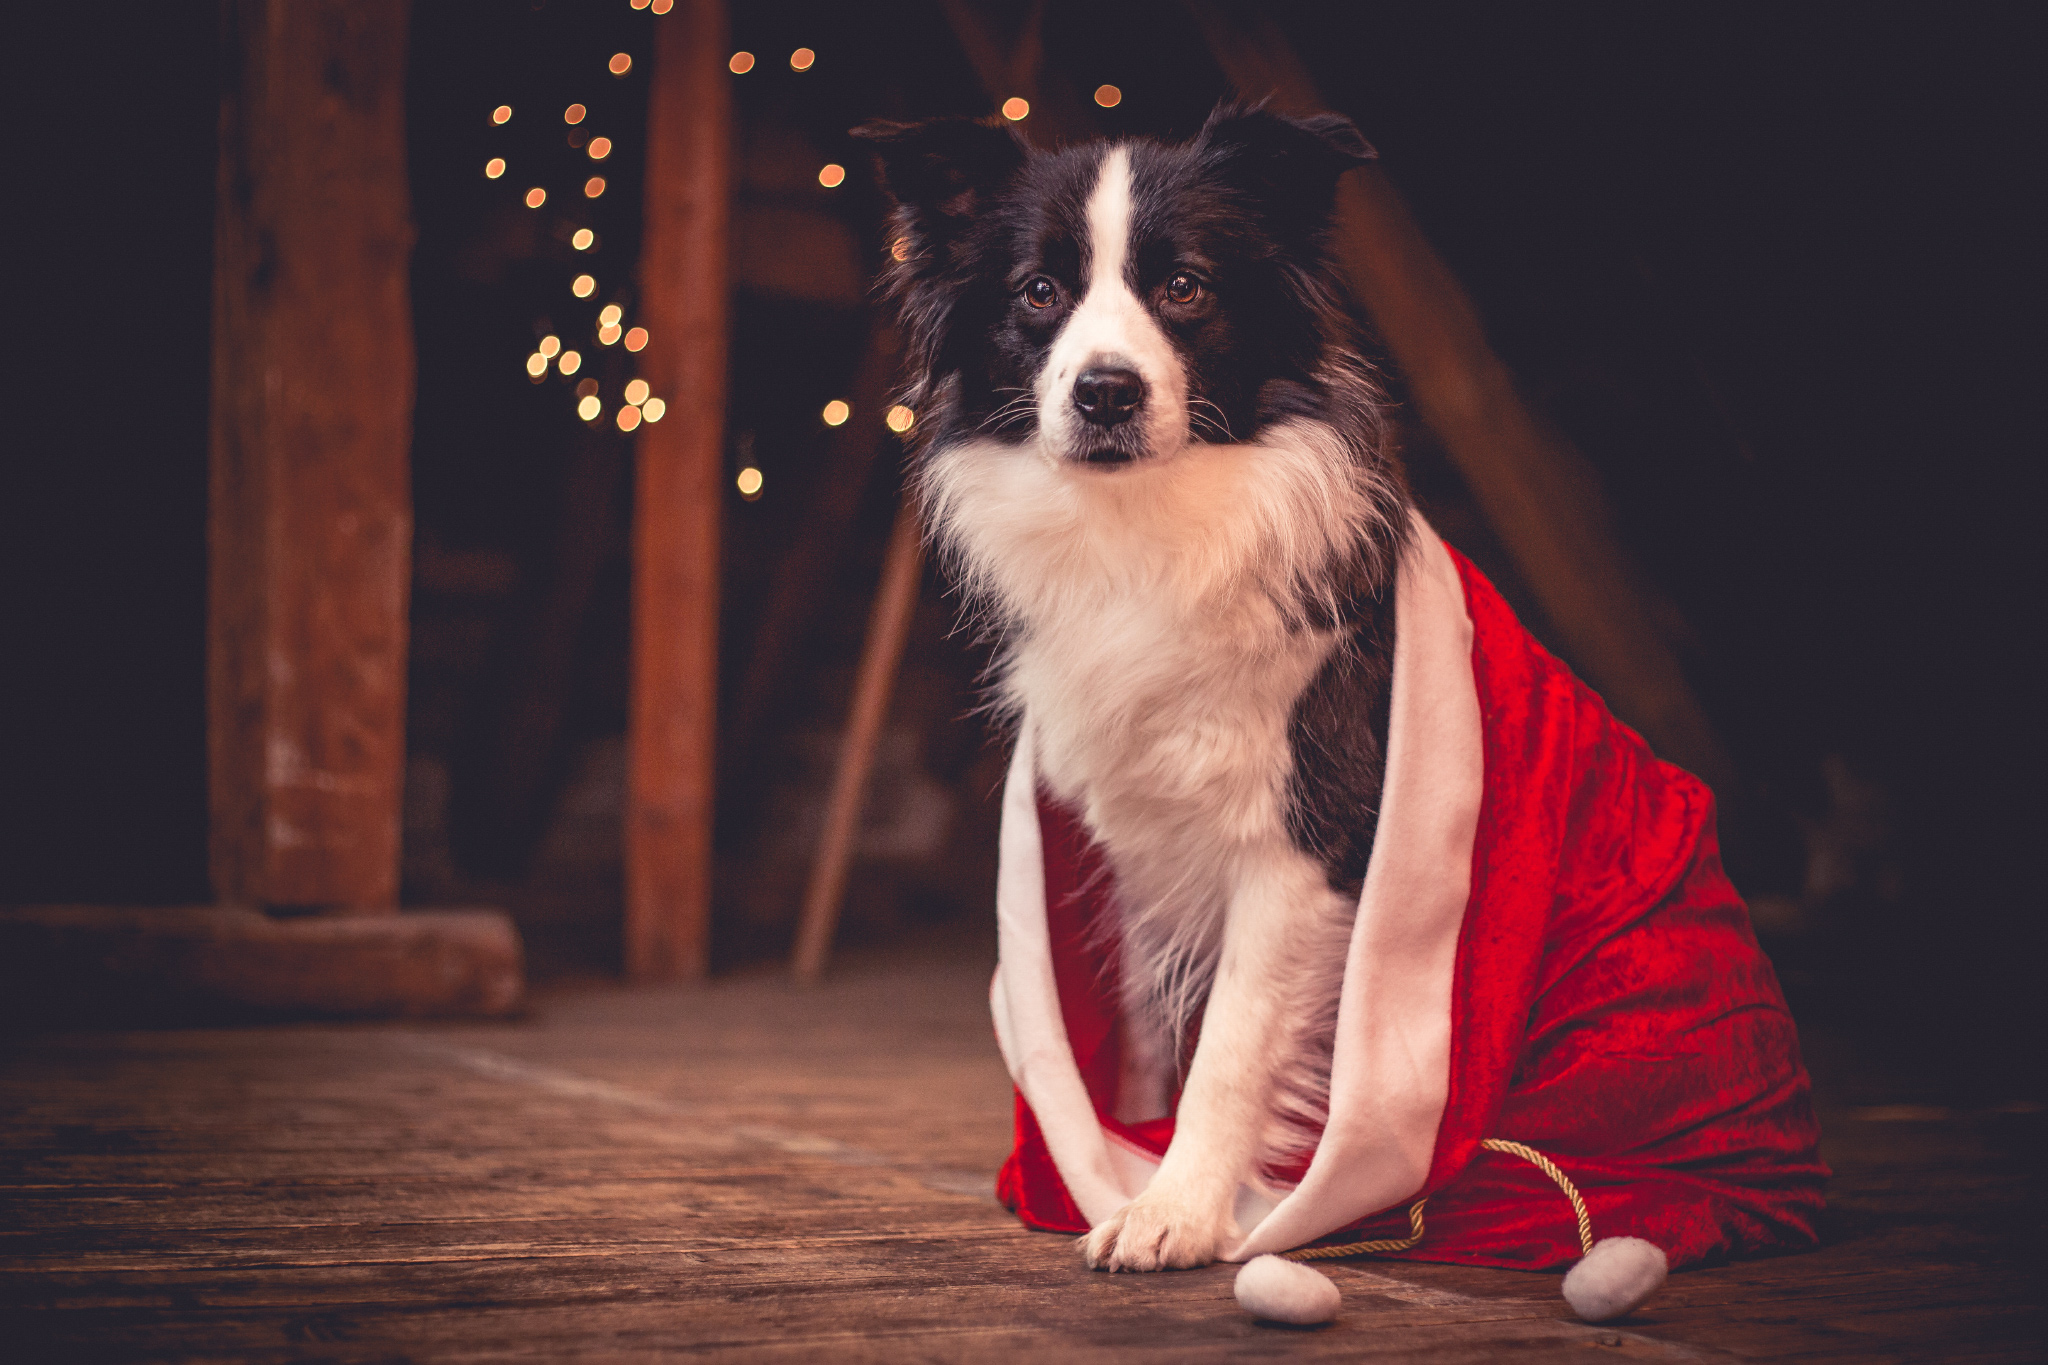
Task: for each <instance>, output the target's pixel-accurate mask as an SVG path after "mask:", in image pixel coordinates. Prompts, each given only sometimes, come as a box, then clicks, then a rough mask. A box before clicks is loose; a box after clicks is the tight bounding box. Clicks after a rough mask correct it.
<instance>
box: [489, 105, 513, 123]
mask: <svg viewBox="0 0 2048 1365" xmlns="http://www.w3.org/2000/svg"><path fill="white" fill-rule="evenodd" d="M511 118H512V106H511V105H509V104H501V105H499V106H498V107H497V108H495V109H493V110H491V122H493V123H505V122H509V121H510V120H511Z"/></svg>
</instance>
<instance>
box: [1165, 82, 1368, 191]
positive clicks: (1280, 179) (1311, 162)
mask: <svg viewBox="0 0 2048 1365" xmlns="http://www.w3.org/2000/svg"><path fill="white" fill-rule="evenodd" d="M1196 145H1197V146H1198V147H1200V148H1202V149H1203V150H1204V151H1205V152H1206V153H1207V154H1208V159H1209V161H1210V163H1211V164H1212V165H1213V166H1215V167H1216V169H1217V171H1218V173H1220V174H1221V175H1223V176H1224V177H1225V178H1226V179H1227V180H1229V181H1231V182H1232V183H1233V184H1236V185H1238V186H1239V187H1240V188H1243V189H1245V190H1248V191H1250V192H1251V193H1252V194H1253V196H1254V197H1255V198H1257V199H1258V200H1259V201H1261V202H1262V203H1265V204H1268V205H1270V206H1273V207H1276V208H1280V207H1288V206H1292V207H1295V208H1298V209H1305V210H1308V211H1310V212H1322V213H1327V212H1328V210H1329V204H1330V196H1331V194H1332V193H1333V192H1334V190H1335V189H1336V185H1337V177H1338V176H1340V175H1342V174H1343V173H1344V172H1346V171H1348V170H1350V169H1351V168H1352V167H1354V166H1363V165H1364V164H1365V163H1366V162H1368V161H1373V160H1376V159H1377V158H1378V156H1379V153H1378V152H1376V151H1374V150H1373V146H1372V144H1371V143H1370V142H1367V141H1366V140H1365V138H1364V136H1363V135H1362V134H1361V133H1360V132H1359V131H1358V126H1357V125H1356V124H1354V123H1353V122H1352V121H1351V120H1350V119H1348V118H1345V117H1344V116H1343V115H1342V114H1316V115H1314V116H1312V117H1310V118H1303V119H1295V118H1288V117H1286V116H1285V115H1282V114H1276V113H1273V112H1272V111H1271V110H1269V109H1266V108H1265V107H1264V106H1262V105H1244V104H1237V103H1230V102H1226V103H1224V104H1220V105H1218V106H1216V112H1214V113H1212V114H1211V115H1209V121H1208V122H1207V123H1205V124H1204V125H1203V126H1202V133H1201V136H1200V137H1199V138H1197V139H1196Z"/></svg>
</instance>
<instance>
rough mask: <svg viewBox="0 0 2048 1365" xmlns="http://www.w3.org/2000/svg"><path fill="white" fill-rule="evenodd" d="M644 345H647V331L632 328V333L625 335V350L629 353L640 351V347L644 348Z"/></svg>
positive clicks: (640, 328)
mask: <svg viewBox="0 0 2048 1365" xmlns="http://www.w3.org/2000/svg"><path fill="white" fill-rule="evenodd" d="M646 344H647V329H646V328H645V327H635V328H634V329H633V330H632V331H630V332H628V333H626V349H627V350H629V351H637V350H639V349H641V348H642V347H644V346H645V345H646Z"/></svg>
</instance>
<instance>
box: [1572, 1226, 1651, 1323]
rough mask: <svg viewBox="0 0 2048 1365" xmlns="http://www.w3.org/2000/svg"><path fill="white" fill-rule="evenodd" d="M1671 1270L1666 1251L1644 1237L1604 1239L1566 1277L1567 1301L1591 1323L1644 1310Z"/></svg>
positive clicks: (1575, 1311) (1573, 1309)
mask: <svg viewBox="0 0 2048 1365" xmlns="http://www.w3.org/2000/svg"><path fill="white" fill-rule="evenodd" d="M1670 1269H1671V1266H1670V1263H1669V1262H1668V1261H1666V1260H1665V1258H1664V1249H1663V1248H1662V1247H1660V1246H1658V1245H1656V1244H1655V1243H1654V1242H1646V1241H1644V1240H1643V1239H1642V1238H1640V1237H1603V1238H1601V1239H1600V1240H1599V1241H1597V1242H1595V1243H1593V1249H1592V1250H1591V1251H1589V1252H1587V1253H1586V1258H1585V1259H1584V1260H1582V1261H1580V1262H1579V1263H1578V1264H1577V1265H1575V1266H1573V1267H1572V1268H1571V1270H1570V1271H1569V1272H1568V1273H1567V1274H1566V1275H1565V1277H1564V1301H1565V1302H1566V1303H1568V1304H1570V1305H1571V1306H1572V1311H1573V1312H1574V1313H1577V1314H1578V1315H1579V1316H1580V1317H1581V1318H1583V1319H1584V1320H1585V1321H1587V1322H1606V1321H1607V1320H1608V1319H1609V1318H1618V1317H1621V1316H1623V1315H1625V1314H1628V1313H1633V1312H1635V1311H1636V1309H1638V1308H1641V1307H1642V1306H1643V1305H1644V1304H1645V1303H1646V1302H1648V1301H1649V1298H1650V1296H1651V1295H1652V1294H1654V1293H1656V1292H1657V1290H1658V1289H1660V1288H1661V1287H1662V1286H1663V1284H1664V1277H1665V1275H1666V1274H1668V1273H1669V1271H1670Z"/></svg>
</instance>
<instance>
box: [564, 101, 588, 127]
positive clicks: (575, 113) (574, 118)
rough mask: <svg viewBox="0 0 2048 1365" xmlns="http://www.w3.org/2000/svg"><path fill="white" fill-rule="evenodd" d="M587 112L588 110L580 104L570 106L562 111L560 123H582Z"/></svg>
mask: <svg viewBox="0 0 2048 1365" xmlns="http://www.w3.org/2000/svg"><path fill="white" fill-rule="evenodd" d="M589 112H590V111H589V110H588V109H585V108H584V107H583V106H582V105H580V104H572V105H570V106H569V107H568V108H567V109H564V110H563V111H562V122H564V123H581V122H583V116H584V115H585V114H587V113H589Z"/></svg>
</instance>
